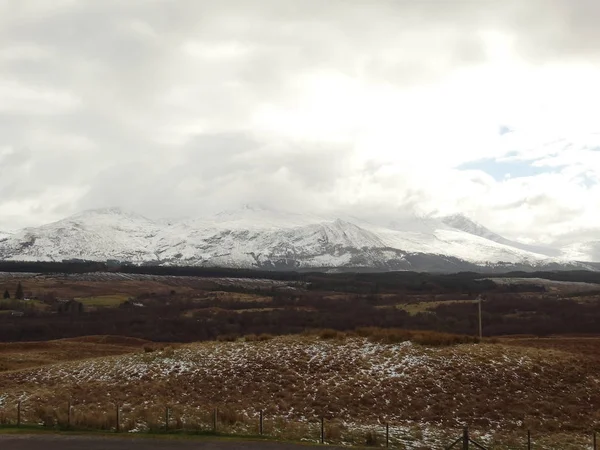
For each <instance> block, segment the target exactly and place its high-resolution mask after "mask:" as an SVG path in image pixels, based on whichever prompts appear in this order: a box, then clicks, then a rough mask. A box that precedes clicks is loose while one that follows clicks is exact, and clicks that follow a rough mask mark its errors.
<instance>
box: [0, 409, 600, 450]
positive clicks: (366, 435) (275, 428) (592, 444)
mask: <svg viewBox="0 0 600 450" xmlns="http://www.w3.org/2000/svg"><path fill="white" fill-rule="evenodd" d="M80 406H81V405H80ZM86 406H87V411H86V412H82V411H78V410H77V408H76V406H74V405H73V403H72V402H71V401H69V402H68V404H66V405H65V407H64V408H62V409H61V408H54V407H49V406H47V405H44V404H43V403H42V404H37V405H36V404H32V403H30V402H27V403H24V402H21V401H20V402H18V403H17V404H16V405H15V406H14V407H11V406H10V405H8V406H6V405H5V406H3V407H2V406H0V425H2V426H9V427H14V426H16V427H19V428H28V429H34V428H46V429H47V428H54V429H60V430H73V431H87V430H90V431H91V430H104V431H107V432H115V433H122V432H150V433H189V434H212V435H219V434H223V435H231V434H236V435H241V436H253V437H255V436H262V437H264V438H265V439H268V438H273V439H280V440H293V441H311V442H315V443H320V444H336V445H340V444H341V445H360V446H373V447H386V448H398V449H403V448H419V449H425V448H427V449H434V448H436V449H440V450H442V449H443V450H452V449H457V450H460V449H462V450H469V449H480V450H490V449H491V448H492V445H494V444H489V443H485V442H481V441H478V440H477V439H475V438H474V437H473V435H472V434H471V432H470V430H469V429H468V428H464V429H463V430H462V434H461V435H460V436H459V437H458V438H457V439H455V440H453V441H452V440H451V439H450V438H449V435H447V434H446V435H444V436H440V437H437V438H436V439H433V440H434V441H436V442H431V441H432V439H429V441H430V442H427V439H425V438H424V437H423V435H422V433H419V432H414V430H412V431H411V430H409V429H407V428H406V427H399V426H394V425H393V424H390V423H384V424H379V425H377V426H375V425H367V426H359V425H352V426H348V425H347V424H345V423H344V422H341V421H336V420H334V419H326V418H325V417H320V418H316V419H315V420H312V421H304V422H294V421H291V420H289V419H286V418H281V417H272V418H270V420H268V419H267V417H266V415H265V411H264V410H258V411H257V412H256V414H254V415H252V416H248V415H247V414H245V413H236V412H235V411H233V410H232V409H230V408H224V409H220V408H214V409H211V410H199V409H198V408H196V409H195V414H189V412H184V411H179V414H174V408H172V407H171V406H164V407H162V417H160V414H159V409H157V407H153V408H152V409H151V410H143V411H141V412H140V411H139V410H138V411H137V412H136V414H132V412H131V411H130V410H128V409H127V408H124V406H123V405H122V404H120V403H117V404H114V409H113V410H112V411H107V410H105V409H102V410H94V409H90V408H89V405H86ZM179 408H181V407H180V406H179ZM82 409H83V408H82ZM11 411H12V414H11ZM124 412H128V416H129V417H127V418H124ZM444 440H445V441H446V442H451V444H450V445H448V444H444V443H443V442H444ZM586 441H587V442H586ZM597 441H598V439H597V433H596V432H591V433H589V435H588V436H587V437H583V438H582V440H581V441H580V442H574V441H570V442H566V443H564V444H562V445H561V444H556V445H557V446H556V447H553V446H550V447H545V446H543V445H537V444H535V443H534V442H533V439H532V433H531V431H529V430H528V431H527V432H526V434H525V433H524V432H523V435H522V437H521V438H519V437H517V438H516V440H514V441H513V442H512V443H511V446H510V448H519V449H523V450H524V449H527V450H532V449H534V448H535V449H536V450H537V449H542V448H561V449H567V448H573V449H584V448H589V449H592V450H598V444H597ZM418 445H420V446H419V447H417V446H418ZM568 445H571V447H569V446H568ZM498 447H502V448H508V447H505V446H504V445H501V446H498V444H495V445H494V448H498Z"/></svg>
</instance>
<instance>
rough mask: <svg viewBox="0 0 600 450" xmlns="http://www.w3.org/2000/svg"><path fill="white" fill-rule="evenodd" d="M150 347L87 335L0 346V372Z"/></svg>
mask: <svg viewBox="0 0 600 450" xmlns="http://www.w3.org/2000/svg"><path fill="white" fill-rule="evenodd" d="M148 345H152V343H149V342H147V341H144V340H141V339H133V338H123V337H119V336H88V337H83V338H74V339H61V340H57V341H46V342H8V343H0V372H6V371H14V370H19V369H26V368H31V367H40V366H47V365H51V364H55V363H59V362H63V361H72V360H83V359H87V358H97V357H102V356H112V355H122V354H126V353H132V352H136V351H140V350H141V349H142V348H143V347H144V346H148Z"/></svg>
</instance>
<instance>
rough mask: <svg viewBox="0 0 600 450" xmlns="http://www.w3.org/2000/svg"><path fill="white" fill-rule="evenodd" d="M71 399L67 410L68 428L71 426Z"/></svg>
mask: <svg viewBox="0 0 600 450" xmlns="http://www.w3.org/2000/svg"><path fill="white" fill-rule="evenodd" d="M71 408H72V406H71V399H69V411H67V428H69V429H70V428H71Z"/></svg>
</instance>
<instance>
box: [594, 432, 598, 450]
mask: <svg viewBox="0 0 600 450" xmlns="http://www.w3.org/2000/svg"><path fill="white" fill-rule="evenodd" d="M594 450H598V443H597V441H596V432H595V431H594Z"/></svg>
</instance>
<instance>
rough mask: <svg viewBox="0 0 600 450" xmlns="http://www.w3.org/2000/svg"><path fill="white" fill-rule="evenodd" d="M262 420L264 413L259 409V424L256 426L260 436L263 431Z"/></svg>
mask: <svg viewBox="0 0 600 450" xmlns="http://www.w3.org/2000/svg"><path fill="white" fill-rule="evenodd" d="M264 420H265V415H264V412H263V410H262V409H261V410H260V421H259V426H258V431H259V433H260V435H261V436H262V435H263V433H264Z"/></svg>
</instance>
